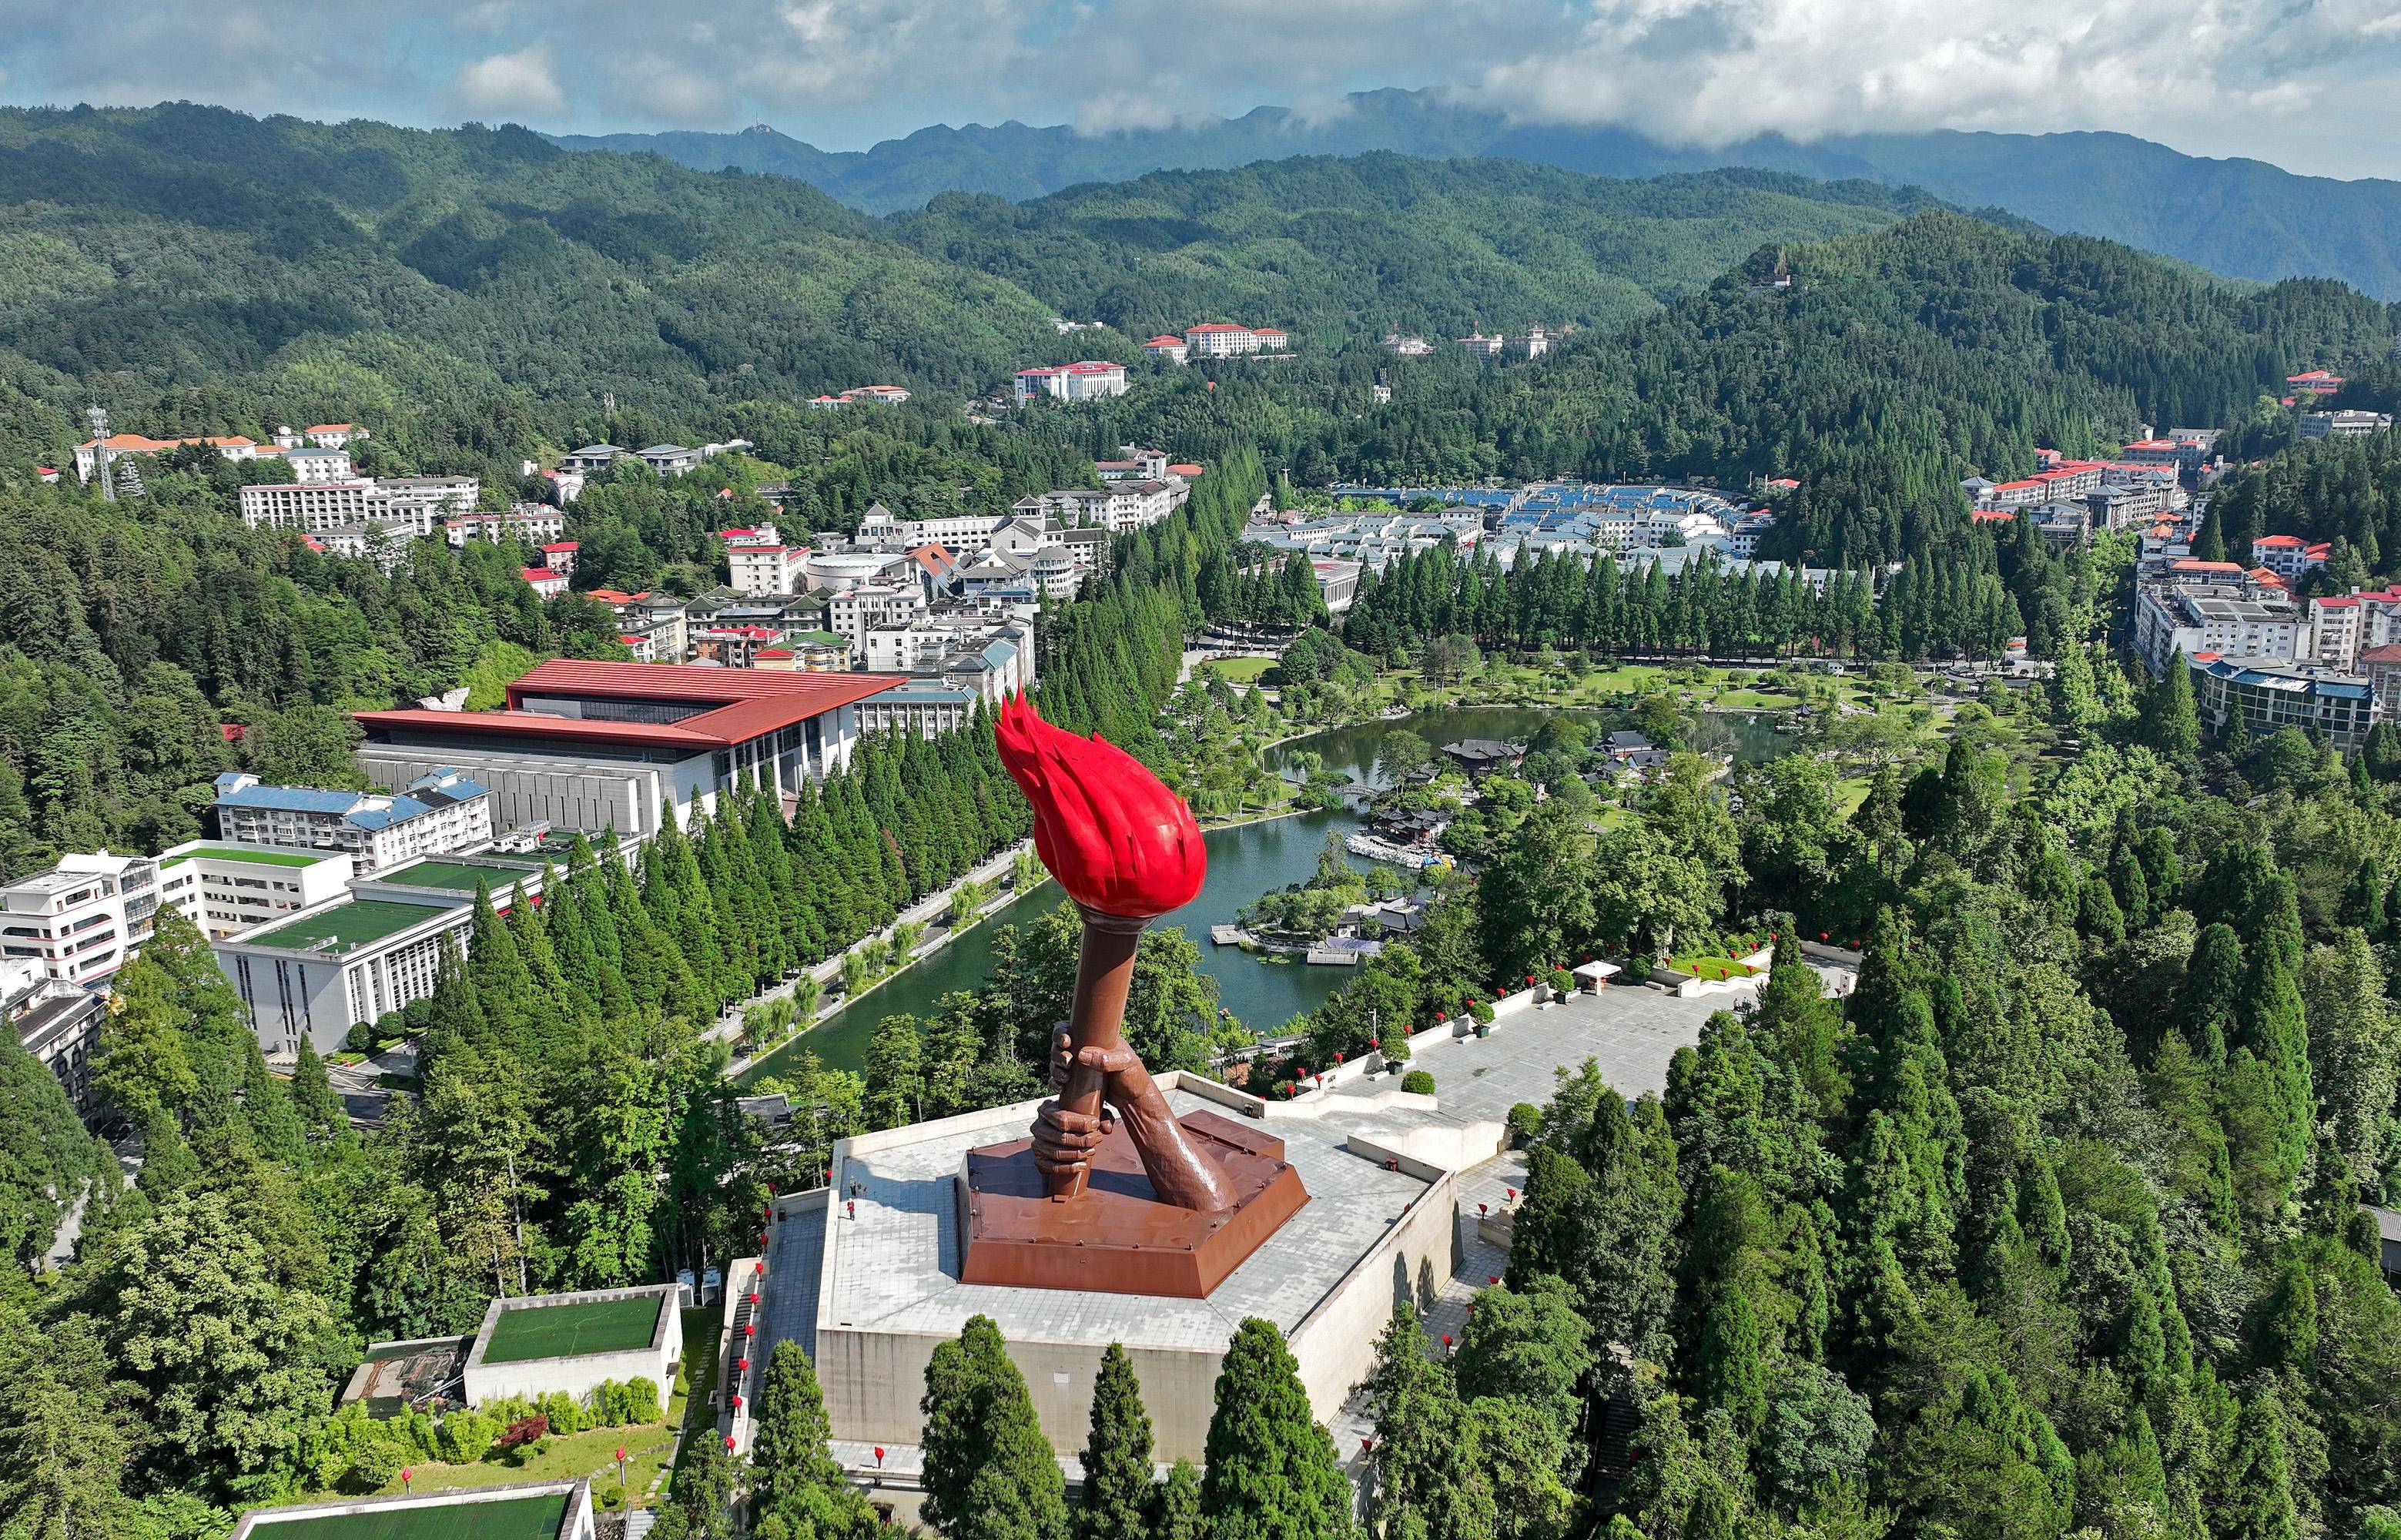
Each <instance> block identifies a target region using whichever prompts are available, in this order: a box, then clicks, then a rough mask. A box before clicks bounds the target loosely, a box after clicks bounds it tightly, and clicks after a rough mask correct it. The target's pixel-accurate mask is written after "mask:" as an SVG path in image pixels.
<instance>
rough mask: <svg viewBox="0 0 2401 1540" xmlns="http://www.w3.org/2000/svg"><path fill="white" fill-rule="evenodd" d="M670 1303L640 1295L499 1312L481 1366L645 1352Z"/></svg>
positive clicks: (661, 1297) (663, 1296)
mask: <svg viewBox="0 0 2401 1540" xmlns="http://www.w3.org/2000/svg"><path fill="white" fill-rule="evenodd" d="M671 1299H674V1296H673V1295H669V1294H644V1295H638V1296H636V1297H635V1298H633V1299H593V1300H589V1301H586V1302H583V1303H579V1304H565V1305H527V1306H522V1307H520V1308H518V1309H515V1310H503V1311H501V1318H500V1319H499V1320H498V1321H497V1322H495V1323H493V1326H492V1340H491V1341H489V1342H487V1343H486V1344H485V1346H484V1362H486V1363H487V1364H516V1363H523V1362H524V1361H526V1360H527V1359H528V1358H584V1357H589V1356H591V1355H592V1354H596V1353H631V1352H634V1351H635V1350H637V1349H639V1348H646V1347H649V1346H650V1345H651V1339H652V1337H653V1336H655V1335H657V1333H658V1326H659V1313H660V1312H661V1311H663V1310H665V1308H666V1306H667V1303H668V1301H670V1300H671Z"/></svg>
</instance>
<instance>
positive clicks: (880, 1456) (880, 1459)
mask: <svg viewBox="0 0 2401 1540" xmlns="http://www.w3.org/2000/svg"><path fill="white" fill-rule="evenodd" d="M875 1468H876V1469H877V1470H882V1469H883V1468H884V1446H883V1445H881V1444H878V1445H876V1446H875Z"/></svg>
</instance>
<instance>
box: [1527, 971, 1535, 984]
mask: <svg viewBox="0 0 2401 1540" xmlns="http://www.w3.org/2000/svg"><path fill="white" fill-rule="evenodd" d="M1526 982H1527V983H1533V982H1534V976H1533V975H1532V974H1531V973H1529V974H1527V975H1526Z"/></svg>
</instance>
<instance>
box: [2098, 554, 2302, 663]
mask: <svg viewBox="0 0 2401 1540" xmlns="http://www.w3.org/2000/svg"><path fill="white" fill-rule="evenodd" d="M2228 565H2231V563H2229V564H2228ZM2230 575H2239V574H2230ZM2309 631H2310V622H2309V617H2308V616H2306V615H2304V614H2303V613H2302V612H2300V611H2299V610H2298V609H2297V608H2296V607H2295V606H2294V605H2293V604H2292V602H2291V601H2290V600H2289V599H2281V600H2280V598H2279V597H2278V596H2277V595H2275V594H2274V592H2273V591H2272V590H2262V589H2257V588H2255V587H2250V586H2246V585H2244V584H2241V583H2239V582H2226V583H2215V584H2188V585H2183V586H2171V585H2168V584H2156V585H2151V586H2146V587H2144V588H2142V589H2140V590H2139V591H2138V592H2137V594H2136V596H2135V600H2134V648H2135V651H2136V652H2137V653H2139V654H2140V655H2141V657H2142V659H2143V661H2144V663H2145V664H2146V665H2147V667H2149V668H2150V670H2151V673H2152V674H2153V676H2155V677H2156V676H2158V675H2161V674H2163V673H2164V672H2166V670H2167V667H2168V663H2169V660H2170V659H2172V658H2173V657H2174V656H2175V654H2176V653H2183V654H2184V655H2185V656H2186V658H2188V659H2190V658H2194V657H2198V656H2200V655H2201V654H2202V653H2214V654H2216V655H2219V656H2223V657H2243V658H2275V659H2281V660H2283V661H2284V662H2287V663H2289V662H2291V661H2293V660H2294V659H2296V658H2298V657H2300V656H2302V655H2303V643H2304V641H2305V639H2307V637H2308V635H2309Z"/></svg>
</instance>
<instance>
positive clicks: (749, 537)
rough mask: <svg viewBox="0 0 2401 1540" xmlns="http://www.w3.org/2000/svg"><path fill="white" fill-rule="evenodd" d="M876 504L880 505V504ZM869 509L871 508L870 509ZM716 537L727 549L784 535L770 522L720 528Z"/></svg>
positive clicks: (764, 542)
mask: <svg viewBox="0 0 2401 1540" xmlns="http://www.w3.org/2000/svg"><path fill="white" fill-rule="evenodd" d="M878 506H881V504H879V505H878ZM871 511H872V510H871ZM717 538H718V539H720V540H721V541H723V542H724V543H725V548H726V549H727V550H729V551H731V550H736V549H739V548H742V547H745V546H752V545H781V544H782V543H784V537H783V536H782V535H780V534H777V533H776V532H775V526H774V525H772V524H761V525H755V526H747V527H736V528H734V529H720V530H718V531H717Z"/></svg>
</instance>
